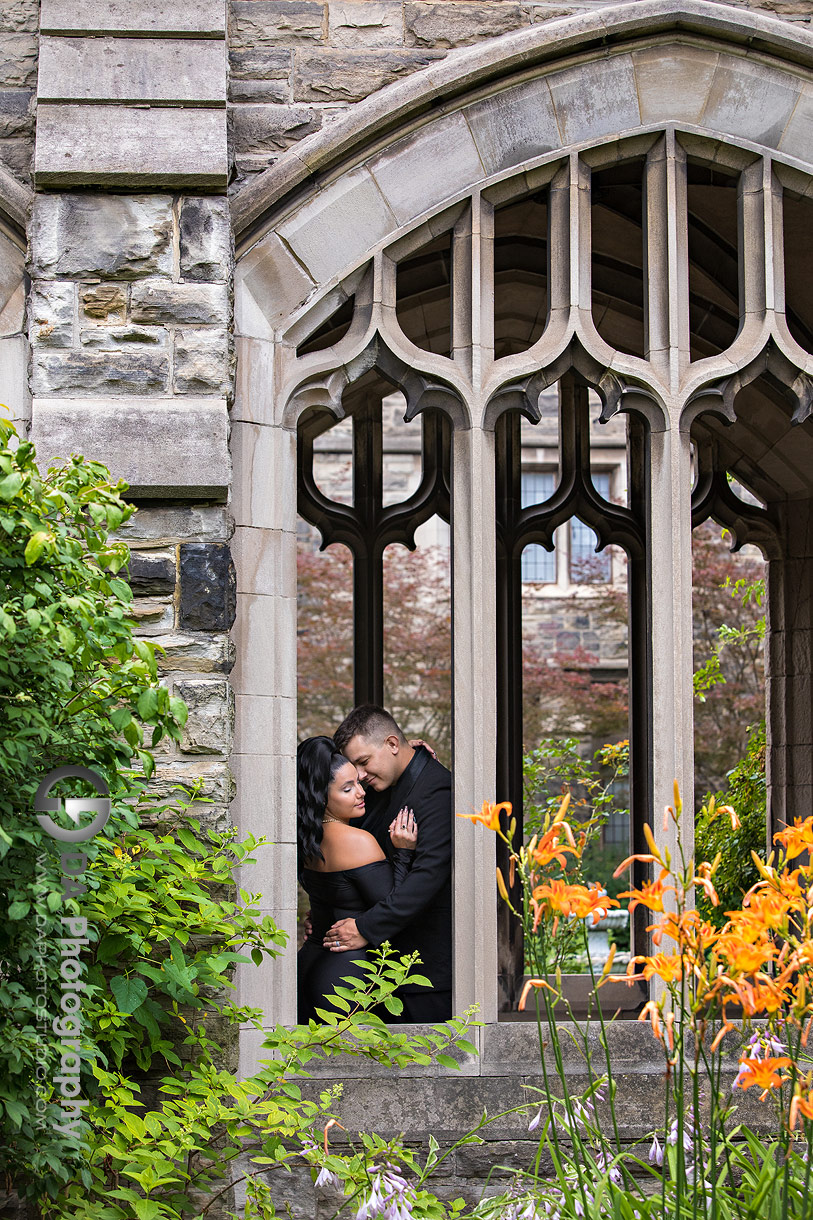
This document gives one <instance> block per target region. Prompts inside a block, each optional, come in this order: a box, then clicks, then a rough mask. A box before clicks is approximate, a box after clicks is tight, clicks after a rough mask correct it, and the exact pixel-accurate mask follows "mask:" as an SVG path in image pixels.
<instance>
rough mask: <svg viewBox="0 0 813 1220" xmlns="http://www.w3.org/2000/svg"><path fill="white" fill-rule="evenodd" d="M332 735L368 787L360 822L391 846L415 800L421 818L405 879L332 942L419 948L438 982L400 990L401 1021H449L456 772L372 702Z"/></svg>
mask: <svg viewBox="0 0 813 1220" xmlns="http://www.w3.org/2000/svg"><path fill="white" fill-rule="evenodd" d="M333 739H334V741H335V742H336V745H337V746H338V748H339V749H340V750H341V752H342V753H343V754H344V755H345V757H346V758H348V759H349V760H350V762H352V763H353V764H354V765H355V766H356V767H357V768H358V772H359V779H360V780H361V782H362V783H363V784H364V786H365V788H366V789H367V802H366V804H367V807H366V810H365V813H364V817H363V818H362V819H361V821H359V822H357V823H356V825H358V826H361V827H363V829H364V830H368V831H369V832H370V834H372V835H374V836H375V838H376V839H377V840H378V842H379V844H380V845H381V847H382V848H383V850H384V851H385V852H391V851H392V844H391V842H390V838H389V827H390V823H391V822H392V821H393V819H394V818H395V817H396V815H397V813H398V811H399V810H400V809H402V808H403V806H404V805H409V807H410V808H411V809H412V811H413V813H414V815H415V820H416V822H417V824H418V846H417V849H416V851H415V859H414V861H413V864H412V867H411V869H410V871H409V874H408V876H407V878H406V880H405V881H403V882H402V883H401V885H399V886H398V888H397V889H396V890H395V891H394V892H393V893H392V894H390V896H389V897H388V898H385V899H384V900H383V901H382V902H379V903H377V904H376V905H375V906H374V907H371V909H370V910H369V911H365V912H364V914H363V915H360V916H358V917H357V918H356V919H342V920H339V921H338V922H337V923H335V924H334V925H333V927H332V928H330V929H329V930H328V931H327V933H326V934H325V938H324V943H325V946H330V948H331V949H332V950H333V951H334V952H342V951H344V950H345V949H362V948H364V946H365V945H373V946H375V947H378V946H379V945H381V944H382V943H383V942H384V941H385V940H388V941H389V942H390V944H391V945H392V946H393V948H394V949H397V950H398V952H399V953H414V952H415V951H416V950H417V952H418V953H419V954H420V956H421V965H420V967H419V970H420V972H421V973H422V974H424V975H425V976H426V977H427V978H428V979H429V980H430V982H431V984H432V988H431V990H430V989H429V988H427V987H421V986H419V985H413V986H410V985H409V984H408V983H407V984H406V985H405V986H404V987H402V988H401V989H400V991H399V995H400V997H401V999H402V1000H403V1002H404V1012H403V1017H402V1020H404V1021H409V1022H435V1021H445V1020H448V1018H449V1017H451V1015H452V777H451V774H450V773H449V772H448V771H447V770H446V768H445V767H444V766H442V765H441V764H440V763H439V762H438V761H437V759H436V758H434V757H433V755H432V754H431V753H430V752H429V750H427V749H426V748H425V747H424V746H422V745H420V746H418V748H417V749H415V748H413V747H412V746H411V745H410V744H409V742H408V741H407V739H406V738H405V737H404V734H403V733H402V732H401V730H400V728H399V727H398V725H397V724H396V722H395V721H394V720H393V718H392V716H391V715H390V714H389V712H387V711H385V710H384V709H383V708H381V707H375V706H374V705H373V704H369V703H368V704H363V705H362V706H361V707H357V708H354V709H353V711H352V712H351V713H350V715H349V716H347V717H346V718H345V719H344V720H343V721H342V723H341V724H340V725H339V727H338V729H337V730H336V732H335V733H334V735H333ZM333 942H338V944H334V943H333Z"/></svg>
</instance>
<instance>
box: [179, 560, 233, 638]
mask: <svg viewBox="0 0 813 1220" xmlns="http://www.w3.org/2000/svg"><path fill="white" fill-rule="evenodd" d="M236 603H237V578H236V575H235V571H234V564H233V563H232V558H231V551H230V550H229V548H228V547H227V546H226V545H225V544H223V543H217V542H184V543H182V544H181V623H180V625H181V628H182V629H184V630H187V631H228V629H229V628H230V627H231V625H232V623H233V622H234V616H235V612H236Z"/></svg>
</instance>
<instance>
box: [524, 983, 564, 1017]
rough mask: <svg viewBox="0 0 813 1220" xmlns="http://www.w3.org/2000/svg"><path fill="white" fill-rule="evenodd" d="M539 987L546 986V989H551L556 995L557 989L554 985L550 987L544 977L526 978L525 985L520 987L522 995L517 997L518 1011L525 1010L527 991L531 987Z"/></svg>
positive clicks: (537, 988)
mask: <svg viewBox="0 0 813 1220" xmlns="http://www.w3.org/2000/svg"><path fill="white" fill-rule="evenodd" d="M540 987H547V989H548V991H552V992H553V994H554V995H555V996H558V994H559V993H558V991H557V990H556V988H555V987H551V985H550V983H546V982H545V980H544V979H528V980H527V982H526V984H525V986H524V987H523V988H522V995H521V996H520V997H519V1003H518V1004H517V1009H518V1010H519V1011H520V1012H524V1011H525V1003H526V1001H527V999H528V992H529V991H531V990H532V989H533V988H536V990H537V991H538V990H539V988H540Z"/></svg>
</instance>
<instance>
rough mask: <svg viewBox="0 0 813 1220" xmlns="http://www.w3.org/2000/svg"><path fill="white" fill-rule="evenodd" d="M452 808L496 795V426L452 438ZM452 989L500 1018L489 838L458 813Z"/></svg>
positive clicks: (483, 1014) (486, 1017)
mask: <svg viewBox="0 0 813 1220" xmlns="http://www.w3.org/2000/svg"><path fill="white" fill-rule="evenodd" d="M452 539H453V549H452V616H453V617H452V624H453V636H452V638H453V675H454V676H453V707H454V741H453V757H454V761H453V769H452V773H453V776H454V800H453V808H454V810H455V811H456V812H458V813H469V812H472V811H473V810H474V809H479V808H480V806H481V805H482V802H483V801H484V800H494V799H495V797H496V795H497V794H496V793H495V783H496V746H495V743H496V729H497V697H496V695H497V674H496V647H495V641H496V595H495V582H496V521H495V503H494V433H493V432H491V431H486V430H485V429H481V428H476V427H475V428H465V429H463V428H461V429H457V430H456V431H455V432H454V434H453V438H452ZM454 835H455V837H454V879H453V885H454V899H453V902H454V913H453V918H454V934H453V935H454V996H453V1009H454V1011H455V1012H457V1013H460V1012H462V1011H463V1009H464V1008H466V1007H467V1006H468V1005H469V1004H472V1003H474V1002H477V1003H478V1004H479V1005H480V1013H479V1014H478V1015H479V1017H480V1019H481V1020H483V1021H496V1019H497V907H496V900H495V893H494V839H493V836H492V835H491V833H490V832H486V831H485V830H484V829H483V827H482V826H475V825H473V824H472V823H471V822H469V821H466V820H464V819H462V818H460V819H458V818H456V819H455V827H454Z"/></svg>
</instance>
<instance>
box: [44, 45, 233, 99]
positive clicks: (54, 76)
mask: <svg viewBox="0 0 813 1220" xmlns="http://www.w3.org/2000/svg"><path fill="white" fill-rule="evenodd" d="M37 96H38V99H39V101H40V102H60V101H67V102H73V101H81V102H115V103H123V102H157V103H159V104H163V105H169V104H172V103H177V104H186V105H208V106H225V104H226V48H225V43H223V42H219V41H218V42H214V41H212V40H211V39H200V38H141V39H133V38H54V37H50V36H48V35H43V37H42V38H41V40H40V53H39V77H38V84H37Z"/></svg>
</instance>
